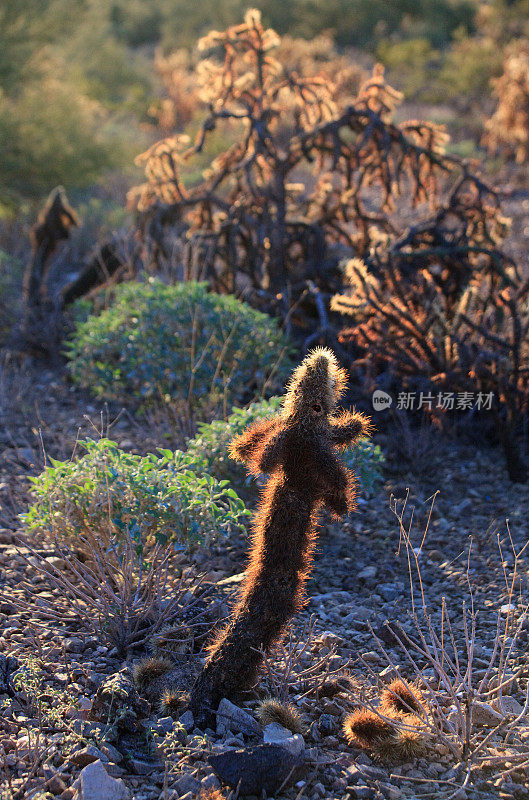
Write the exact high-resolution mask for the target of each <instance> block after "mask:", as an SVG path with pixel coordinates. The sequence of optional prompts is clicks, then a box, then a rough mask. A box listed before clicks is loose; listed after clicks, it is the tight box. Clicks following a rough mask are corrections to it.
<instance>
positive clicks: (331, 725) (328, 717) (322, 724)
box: [318, 714, 336, 736]
mask: <svg viewBox="0 0 529 800" xmlns="http://www.w3.org/2000/svg"><path fill="white" fill-rule="evenodd" d="M318 730H319V732H320V735H321V736H331V735H332V734H333V733H334V732H335V731H336V718H335V717H334V716H333V715H332V714H320V719H319V721H318Z"/></svg>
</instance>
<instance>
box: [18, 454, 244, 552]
mask: <svg viewBox="0 0 529 800" xmlns="http://www.w3.org/2000/svg"><path fill="white" fill-rule="evenodd" d="M81 445H82V446H83V447H84V448H85V449H86V451H87V452H86V455H84V456H82V457H81V458H80V459H78V460H76V461H73V460H72V461H55V460H51V462H52V465H51V466H50V467H47V468H46V469H45V470H44V471H43V472H42V473H41V474H40V475H38V476H37V477H35V478H31V481H32V483H33V494H34V497H35V502H34V503H33V505H32V506H31V507H30V508H29V510H28V512H27V514H25V515H23V518H24V520H25V522H26V523H27V525H28V528H29V529H30V530H42V531H45V532H47V533H51V534H54V535H56V536H58V538H59V539H60V540H62V541H69V542H70V543H71V544H72V545H75V544H76V541H77V540H79V542H80V543H81V542H82V541H83V539H84V538H85V537H92V536H93V535H94V534H97V536H98V539H99V540H100V541H101V543H102V545H103V547H108V548H111V549H112V550H116V549H117V550H119V549H120V547H121V546H124V545H125V544H126V543H127V542H129V541H132V543H133V545H134V548H135V550H136V553H137V555H138V557H139V556H143V554H144V551H145V552H148V551H149V549H150V547H152V546H153V545H155V544H156V543H158V544H161V545H165V544H167V543H171V542H172V543H174V545H175V546H178V545H182V546H183V545H186V544H191V543H194V542H203V541H204V540H206V539H207V538H209V537H210V536H213V535H215V534H217V533H219V532H220V531H223V530H226V529H228V528H230V527H231V526H240V525H242V522H243V520H244V518H245V516H246V515H247V513H248V512H247V511H246V509H245V507H244V503H243V502H242V500H241V499H240V498H239V497H238V496H237V494H236V493H235V492H234V491H233V489H231V488H229V487H228V485H227V483H226V482H222V481H221V482H219V481H217V480H216V479H215V478H213V477H212V476H211V475H209V474H206V473H204V472H203V471H202V470H201V469H197V465H196V463H195V462H194V459H193V457H192V455H190V454H187V453H182V452H180V451H178V450H177V451H176V452H173V451H171V450H163V451H160V455H155V454H153V453H150V454H149V455H147V456H137V455H132V454H130V453H125V452H123V451H122V450H120V449H119V447H118V446H117V445H116V444H115V442H112V441H110V440H109V439H101V440H99V441H92V440H87V441H84V442H81ZM81 549H82V547H81Z"/></svg>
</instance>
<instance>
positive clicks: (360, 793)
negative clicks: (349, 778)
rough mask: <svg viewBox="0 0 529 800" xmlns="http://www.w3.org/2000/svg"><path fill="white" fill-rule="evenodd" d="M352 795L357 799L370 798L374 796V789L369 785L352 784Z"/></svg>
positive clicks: (365, 799) (367, 799)
mask: <svg viewBox="0 0 529 800" xmlns="http://www.w3.org/2000/svg"><path fill="white" fill-rule="evenodd" d="M351 789H352V793H351V794H352V796H353V797H356V798H358V800H372V799H373V798H374V797H375V790H374V789H371V788H370V787H369V786H352V787H351Z"/></svg>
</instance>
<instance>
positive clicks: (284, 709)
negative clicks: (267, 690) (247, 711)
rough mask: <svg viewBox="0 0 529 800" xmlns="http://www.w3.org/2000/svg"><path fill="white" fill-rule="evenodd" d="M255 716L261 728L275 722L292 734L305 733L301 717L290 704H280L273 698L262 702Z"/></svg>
mask: <svg viewBox="0 0 529 800" xmlns="http://www.w3.org/2000/svg"><path fill="white" fill-rule="evenodd" d="M257 716H258V718H259V722H260V723H261V725H262V726H263V728H265V727H266V726H267V725H270V723H272V722H277V723H278V725H282V726H283V727H284V728H287V729H288V730H289V731H291V732H292V733H301V734H304V733H305V726H304V724H303V720H302V719H301V715H300V714H299V712H298V711H297V710H296V709H295V708H294V706H293V705H291V704H290V703H288V704H287V703H282V702H281V701H280V700H276V699H274V698H269V699H268V700H263V702H262V703H260V704H259V708H258V709H257Z"/></svg>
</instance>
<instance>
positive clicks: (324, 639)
mask: <svg viewBox="0 0 529 800" xmlns="http://www.w3.org/2000/svg"><path fill="white" fill-rule="evenodd" d="M318 639H319V641H320V642H321V643H322V645H323V646H324V647H332V646H333V645H340V644H342V642H343V639H342V637H341V636H338V635H337V634H336V633H333V632H332V631H324V632H323V633H322V635H321V636H318Z"/></svg>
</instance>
